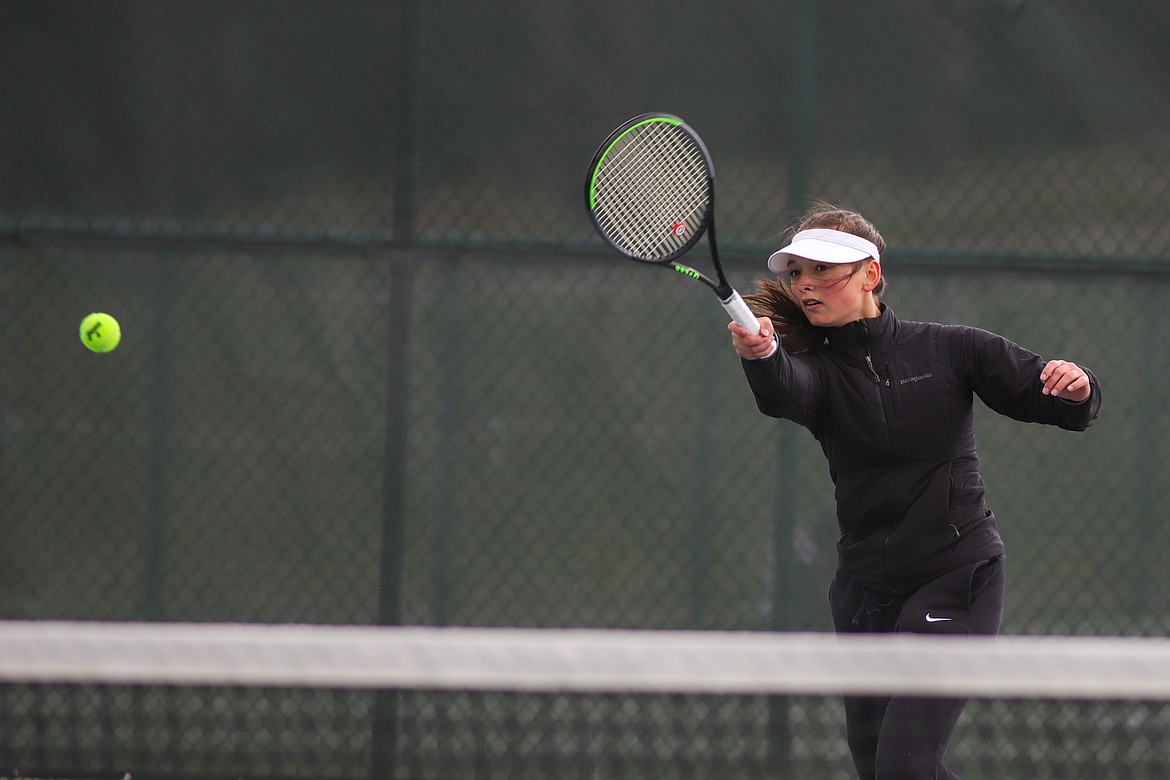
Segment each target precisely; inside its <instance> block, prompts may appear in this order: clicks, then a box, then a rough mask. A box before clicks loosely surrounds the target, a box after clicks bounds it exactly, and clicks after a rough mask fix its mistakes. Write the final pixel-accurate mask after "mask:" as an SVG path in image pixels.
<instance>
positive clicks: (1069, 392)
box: [1040, 360, 1093, 403]
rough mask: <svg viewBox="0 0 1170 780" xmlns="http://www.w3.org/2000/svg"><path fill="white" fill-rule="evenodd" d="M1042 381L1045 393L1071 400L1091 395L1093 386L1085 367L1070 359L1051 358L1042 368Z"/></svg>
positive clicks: (1079, 399)
mask: <svg viewBox="0 0 1170 780" xmlns="http://www.w3.org/2000/svg"><path fill="white" fill-rule="evenodd" d="M1040 381H1041V382H1042V383H1043V385H1044V387H1043V389H1042V391H1041V392H1043V393H1044V395H1054V396H1056V397H1057V398H1064V399H1066V400H1069V401H1075V402H1078V403H1079V402H1081V401H1084V400H1085V399H1087V398H1088V397H1089V394H1090V393H1092V391H1093V388H1092V387H1091V386H1090V384H1089V375H1088V374H1086V373H1085V369H1083V368H1081V367H1080V366H1078V365H1077V364H1076V363H1072V362H1069V361H1068V360H1049V361H1048V362H1047V363H1045V364H1044V368H1042V369H1041V370H1040Z"/></svg>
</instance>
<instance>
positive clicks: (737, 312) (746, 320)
mask: <svg viewBox="0 0 1170 780" xmlns="http://www.w3.org/2000/svg"><path fill="white" fill-rule="evenodd" d="M720 302H721V303H722V304H723V308H724V309H726V310H727V313H728V314H730V315H731V319H733V320H735V321H736V322H737V323H739V324H740V325H741V326H742V327H745V328H747V330H748V333H750V334H752V335H753V336H754V335H756V334H757V333H759V332H760V321H759V320H757V319H756V315H754V314H752V310H751V309H749V308H748V305H747V304H746V303H744V300H743V298H741V297H739V293H738V292H736V291H735V290H732V291H731V295H730V296H729V297H728V298H727V300H724V301H720Z"/></svg>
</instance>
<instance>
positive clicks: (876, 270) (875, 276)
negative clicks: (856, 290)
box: [863, 260, 882, 292]
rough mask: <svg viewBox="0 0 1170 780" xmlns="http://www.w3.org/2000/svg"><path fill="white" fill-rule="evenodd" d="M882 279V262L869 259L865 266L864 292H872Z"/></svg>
mask: <svg viewBox="0 0 1170 780" xmlns="http://www.w3.org/2000/svg"><path fill="white" fill-rule="evenodd" d="M881 280H882V264H881V263H879V262H878V261H876V260H870V261H869V265H868V266H866V268H865V286H864V287H863V289H864V290H865V291H866V292H873V291H874V290H876V289H877V286H878V283H879V282H881Z"/></svg>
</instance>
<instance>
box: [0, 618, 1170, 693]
mask: <svg viewBox="0 0 1170 780" xmlns="http://www.w3.org/2000/svg"><path fill="white" fill-rule="evenodd" d="M0 682H11V683H30V682H41V683H48V682H55V683H61V682H67V683H87V684H141V685H157V684H168V685H195V686H243V687H298V688H357V689H437V690H441V689H448V690H501V691H527V692H579V693H589V692H593V693H600V692H612V693H618V692H646V693H695V694H806V695H829V694H842V693H849V694H888V693H898V694H904V695H923V696H970V697H987V698H1057V699H1110V700H1123V699H1151V700H1152V699H1168V698H1170V640H1166V639H1161V638H1140V637H1129V638H1099V637H1098V638H1094V637H1026V636H1016V637H998V638H997V637H932V636H920V635H919V636H915V635H876V636H874V635H866V636H861V635H859V636H852V635H847V636H834V635H829V634H817V633H764V632H746V631H744V632H734V631H733V632H724V631H644V630H596V629H508V628H498V629H497V628H431V627H376V626H323V625H301V624H298V625H259V624H184V623H98V622H51V621H7V622H0Z"/></svg>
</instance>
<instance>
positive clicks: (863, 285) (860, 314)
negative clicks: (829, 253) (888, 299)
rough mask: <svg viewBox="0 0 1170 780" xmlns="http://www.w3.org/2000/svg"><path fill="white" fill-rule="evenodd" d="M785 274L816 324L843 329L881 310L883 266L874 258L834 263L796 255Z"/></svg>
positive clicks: (806, 313)
mask: <svg viewBox="0 0 1170 780" xmlns="http://www.w3.org/2000/svg"><path fill="white" fill-rule="evenodd" d="M785 275H786V277H787V279H788V283H789V284H790V285H791V287H792V293H793V295H794V296H795V297H796V300H797V301H799V302H800V307H801V308H802V309H803V310H804V313H805V315H806V316H808V321H809V322H811V323H812V324H813V325H817V326H819V327H822V328H839V327H841V326H842V325H847V324H849V323H850V322H854V321H855V320H861V319H865V318H866V317H876V316H878V314H880V313H881V312H880V310H879V309H878V304H877V300H876V299H875V298H874V297H873V289H874V288H875V287H876V286H877V283H878V280H880V279H881V266H880V265H878V263H876V262H874V261H873V260H862V261H861V262H859V263H842V264H832V263H819V262H817V261H815V260H807V259H805V258H803V257H792V258H789V260H788V271H787V273H786V274H785Z"/></svg>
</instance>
